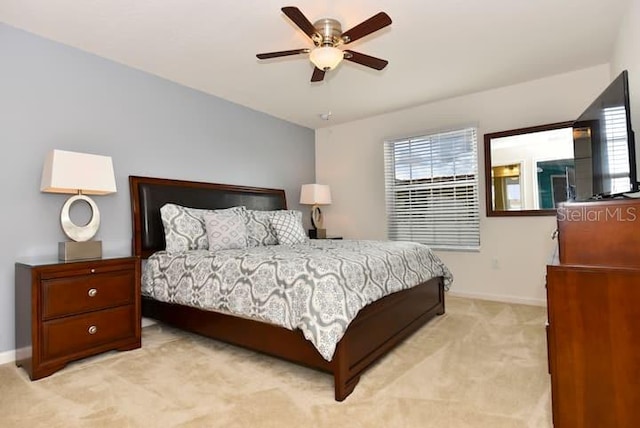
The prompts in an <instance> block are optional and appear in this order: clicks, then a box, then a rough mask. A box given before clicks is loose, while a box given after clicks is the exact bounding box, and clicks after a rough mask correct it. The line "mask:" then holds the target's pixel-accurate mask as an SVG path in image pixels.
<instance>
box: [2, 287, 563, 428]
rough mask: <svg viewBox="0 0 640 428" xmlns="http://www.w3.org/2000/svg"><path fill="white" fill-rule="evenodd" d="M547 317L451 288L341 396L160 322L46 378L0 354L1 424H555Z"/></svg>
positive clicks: (322, 382) (280, 366) (312, 379)
mask: <svg viewBox="0 0 640 428" xmlns="http://www.w3.org/2000/svg"><path fill="white" fill-rule="evenodd" d="M545 319H546V315H545V309H544V308H541V307H533V306H523V305H512V304H504V303H495V302H486V301H480V300H471V299H462V298H455V297H451V296H449V297H448V300H447V314H446V315H444V316H442V317H438V318H436V319H434V320H433V321H431V322H430V323H429V324H428V325H427V326H425V327H423V328H422V329H421V330H420V331H418V332H417V333H416V334H414V335H413V336H412V337H411V338H409V339H408V340H407V341H406V342H404V343H403V344H402V345H401V346H400V347H399V348H397V349H396V350H395V351H393V352H392V353H391V354H389V355H388V356H387V357H386V358H384V359H383V360H382V361H381V362H379V363H378V364H377V365H376V366H375V367H373V368H372V369H371V370H369V371H368V372H367V373H365V374H364V375H363V376H362V378H361V380H360V384H359V385H358V386H357V387H356V389H355V391H354V393H353V394H352V395H351V396H350V397H349V398H347V400H346V401H345V402H343V403H337V402H335V401H334V400H333V383H332V378H331V377H330V376H329V375H326V374H323V373H319V372H315V371H313V370H309V369H305V368H302V367H298V366H296V365H293V364H291V363H287V362H283V361H280V360H277V359H275V358H270V357H267V356H263V355H258V354H256V353H253V352H250V351H245V350H243V349H240V348H236V347H233V346H230V345H226V344H222V343H219V342H215V341H212V340H208V339H204V338H201V337H198V336H194V335H190V334H186V333H183V332H179V331H176V330H173V329H170V328H167V327H163V326H159V325H155V326H151V327H147V328H145V329H143V346H142V348H141V349H139V350H135V351H130V352H124V353H119V352H110V353H106V354H103V355H100V356H96V357H92V358H89V359H85V360H82V361H79V362H76V363H73V364H70V365H69V366H67V368H65V369H64V370H62V371H60V372H58V373H56V374H54V375H52V376H50V377H48V378H45V379H42V380H40V381H37V382H30V381H29V380H28V378H27V376H26V374H25V373H24V371H23V370H22V369H18V368H16V367H15V366H14V365H13V364H6V365H3V366H0V426H1V427H30V428H31V427H50V428H53V427H64V428H69V427H145V428H151V427H274V428H275V427H278V428H281V427H309V428H315V427H347V426H348V427H363V428H364V427H367V428H368V427H438V428H446V427H452V428H463V427H490V428H500V427H529V428H544V427H550V426H551V422H550V393H549V388H550V387H549V376H548V375H547V367H546V364H547V357H546V344H545V333H544V324H545Z"/></svg>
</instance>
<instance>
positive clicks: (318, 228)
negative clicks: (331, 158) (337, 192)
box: [300, 184, 331, 239]
mask: <svg viewBox="0 0 640 428" xmlns="http://www.w3.org/2000/svg"><path fill="white" fill-rule="evenodd" d="M300 203H301V204H303V205H312V207H311V226H313V229H311V230H309V238H317V239H324V238H326V237H327V230H326V229H324V227H323V218H322V211H321V210H320V205H329V204H331V189H330V188H329V186H328V185H326V184H303V185H302V188H301V189H300Z"/></svg>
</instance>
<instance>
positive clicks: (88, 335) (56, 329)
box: [42, 305, 136, 360]
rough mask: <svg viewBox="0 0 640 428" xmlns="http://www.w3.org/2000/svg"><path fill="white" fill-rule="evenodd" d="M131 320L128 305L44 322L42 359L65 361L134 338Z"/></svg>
mask: <svg viewBox="0 0 640 428" xmlns="http://www.w3.org/2000/svg"><path fill="white" fill-rule="evenodd" d="M135 318H136V311H135V307H134V305H128V306H122V307H119V308H114V309H105V310H103V311H98V312H91V313H88V314H86V315H76V316H74V317H67V318H60V319H57V320H52V321H47V322H44V323H43V324H42V330H43V337H44V341H43V342H44V343H43V347H42V354H43V355H42V358H43V360H50V359H54V358H59V357H65V358H66V357H68V356H69V355H71V354H74V353H76V352H82V351H85V350H88V349H91V348H94V347H97V346H100V345H104V344H108V343H110V342H114V341H117V340H120V339H126V338H134V337H135V321H136V320H135Z"/></svg>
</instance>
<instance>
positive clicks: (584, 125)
mask: <svg viewBox="0 0 640 428" xmlns="http://www.w3.org/2000/svg"><path fill="white" fill-rule="evenodd" d="M573 151H574V168H575V170H574V171H571V172H570V173H568V175H567V182H568V183H569V189H568V192H569V197H570V198H571V199H574V200H577V201H585V200H589V199H599V198H606V197H614V196H618V195H622V194H624V193H629V192H636V191H637V190H638V184H637V178H636V161H635V141H634V135H633V130H632V129H631V117H630V113H629V82H628V73H627V71H626V70H625V71H623V72H622V73H621V74H620V75H619V76H618V77H617V78H616V79H615V80H614V81H613V82H611V84H610V85H609V86H608V87H607V88H606V89H605V90H604V91H603V92H602V94H600V96H599V97H598V98H596V100H595V101H594V102H593V103H591V105H590V106H589V107H588V108H587V109H586V110H585V111H584V113H582V114H581V115H580V117H578V119H577V120H576V121H575V122H574V124H573Z"/></svg>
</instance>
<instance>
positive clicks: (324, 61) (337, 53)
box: [309, 46, 344, 70]
mask: <svg viewBox="0 0 640 428" xmlns="http://www.w3.org/2000/svg"><path fill="white" fill-rule="evenodd" d="M343 58H344V53H343V52H342V51H341V50H340V49H338V48H334V47H333V46H320V47H318V48H315V49H314V50H312V51H311V53H310V54H309V59H310V60H311V62H312V63H313V65H315V66H316V67H318V68H319V69H320V70H333V69H334V68H336V67H337V66H338V64H340V61H342V59H343Z"/></svg>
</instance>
